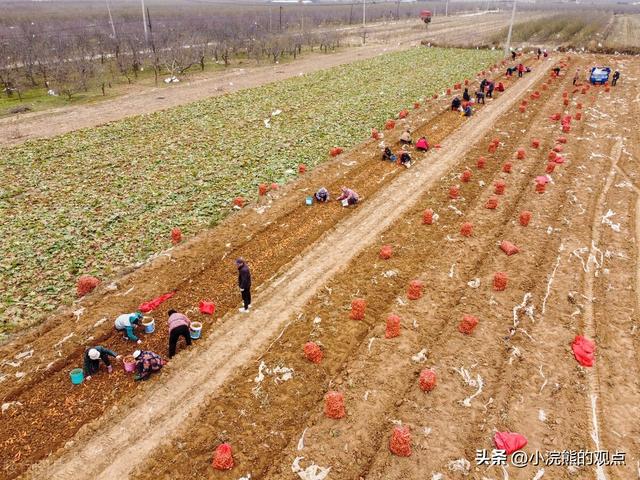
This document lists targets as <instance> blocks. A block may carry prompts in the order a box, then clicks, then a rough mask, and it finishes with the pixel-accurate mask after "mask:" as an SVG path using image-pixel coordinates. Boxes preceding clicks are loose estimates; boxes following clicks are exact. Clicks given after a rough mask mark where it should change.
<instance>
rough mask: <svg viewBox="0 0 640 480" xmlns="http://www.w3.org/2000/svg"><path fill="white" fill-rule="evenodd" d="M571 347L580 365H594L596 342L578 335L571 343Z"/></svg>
mask: <svg viewBox="0 0 640 480" xmlns="http://www.w3.org/2000/svg"><path fill="white" fill-rule="evenodd" d="M571 349H572V350H573V355H574V356H575V357H576V360H577V361H578V363H579V364H580V365H582V366H583V367H593V362H595V353H596V344H595V343H593V342H592V341H591V340H589V339H588V338H585V337H583V336H581V335H576V338H574V340H573V343H572V344H571Z"/></svg>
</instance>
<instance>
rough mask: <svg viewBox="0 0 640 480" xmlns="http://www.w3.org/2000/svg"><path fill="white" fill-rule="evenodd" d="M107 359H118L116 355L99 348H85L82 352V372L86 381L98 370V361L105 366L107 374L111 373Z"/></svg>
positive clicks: (106, 349)
mask: <svg viewBox="0 0 640 480" xmlns="http://www.w3.org/2000/svg"><path fill="white" fill-rule="evenodd" d="M109 357H113V358H120V357H119V356H118V354H117V353H115V352H112V351H111V350H109V349H108V348H104V347H101V346H97V347H92V348H87V349H86V350H85V351H84V365H83V367H82V370H83V371H84V376H85V377H86V378H87V380H90V379H91V376H92V375H95V374H96V373H98V371H99V370H100V360H102V362H103V363H104V364H105V365H106V367H107V372H109V373H111V372H112V371H113V367H112V366H111V361H110V360H109Z"/></svg>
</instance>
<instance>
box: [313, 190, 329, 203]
mask: <svg viewBox="0 0 640 480" xmlns="http://www.w3.org/2000/svg"><path fill="white" fill-rule="evenodd" d="M315 197H316V201H318V202H320V203H327V202H328V201H329V190H327V189H326V188H324V187H321V188H320V190H318V191H317V192H316V193H315Z"/></svg>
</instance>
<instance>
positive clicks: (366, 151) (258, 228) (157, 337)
mask: <svg viewBox="0 0 640 480" xmlns="http://www.w3.org/2000/svg"><path fill="white" fill-rule="evenodd" d="M448 102H449V100H448V99H446V100H444V102H442V101H437V102H430V103H429V104H428V106H427V109H425V113H422V112H423V111H422V110H420V111H415V112H414V113H413V114H412V115H410V116H409V118H408V119H407V120H406V121H400V122H398V124H399V126H398V127H397V128H396V129H395V130H393V131H389V132H385V134H386V135H387V136H390V137H391V138H397V136H399V131H401V129H402V128H404V127H405V126H413V125H415V124H418V122H424V123H422V124H421V125H420V127H419V128H418V129H417V130H416V131H415V133H416V134H418V135H421V134H424V133H426V134H427V135H428V137H429V138H430V139H432V141H433V142H434V143H438V142H440V141H442V139H444V138H446V137H447V136H448V135H449V134H450V133H451V132H452V131H453V130H455V129H456V128H457V127H459V126H460V125H461V124H463V123H464V120H463V119H462V118H460V117H459V116H452V115H450V114H448V113H449V112H447V111H446V110H445V111H443V110H442V108H443V105H442V103H447V104H448ZM434 104H435V105H434ZM396 146H397V145H396ZM351 162H355V166H354V165H350V164H351ZM335 163H336V164H337V165H338V168H337V169H336V170H337V172H333V171H329V172H328V174H326V175H324V176H323V175H315V176H314V175H311V176H310V180H309V181H306V180H305V179H303V180H302V181H301V185H298V186H299V187H300V188H299V189H298V191H299V192H301V191H302V192H304V190H305V189H308V188H310V187H311V186H313V185H314V183H313V182H314V181H315V185H316V186H317V184H318V183H319V180H318V178H319V177H320V178H324V181H325V183H326V185H327V187H329V188H330V189H331V190H332V191H336V190H337V189H339V188H338V187H339V186H340V185H341V184H342V183H343V182H344V180H343V178H345V177H347V178H349V179H350V182H349V183H350V185H352V186H354V187H355V188H356V189H357V190H358V191H359V192H360V193H361V194H363V195H364V196H365V197H369V196H372V195H374V194H375V192H376V191H378V190H379V189H380V188H382V187H384V185H386V184H388V183H389V182H390V181H392V180H393V177H394V174H395V173H397V172H398V169H396V168H395V167H394V166H392V165H389V164H386V163H383V162H380V161H379V150H378V147H377V142H375V141H369V142H367V143H365V145H364V146H362V147H358V148H356V149H354V152H353V153H352V154H347V155H344V156H343V158H341V159H340V160H338V161H337V162H335ZM345 163H346V164H347V165H346V166H347V168H343V167H344V166H345ZM340 164H342V165H340ZM322 172H323V169H322V167H321V168H320V171H319V173H322ZM372 178H379V180H378V181H377V182H372V181H371V179H372ZM311 179H313V180H311ZM302 187H304V188H302ZM298 195H299V194H298ZM327 207H328V208H322V209H313V210H310V209H308V208H307V207H304V206H300V202H298V201H296V200H295V199H291V200H289V201H287V204H286V206H285V207H284V208H280V209H279V210H278V211H277V212H276V215H275V216H273V217H271V219H270V221H267V222H266V223H265V221H264V219H262V218H261V217H260V215H258V214H257V213H256V214H254V215H253V218H252V217H251V216H250V215H246V216H240V219H239V220H237V221H235V222H233V221H232V222H230V223H231V226H227V230H226V231H227V232H228V235H227V238H228V239H229V241H230V242H231V241H233V243H234V244H236V241H237V240H236V238H237V231H238V230H239V229H242V226H243V225H244V224H243V223H242V221H243V220H244V221H246V222H247V224H248V225H249V228H247V230H248V233H249V234H248V235H247V237H246V238H245V239H243V240H242V241H240V242H239V244H237V246H232V247H230V248H228V247H227V246H225V244H224V242H217V243H214V245H215V247H214V248H215V250H217V251H224V252H225V254H224V255H222V258H220V256H218V255H216V256H215V257H214V256H213V255H212V252H211V251H210V250H207V249H203V250H202V251H201V252H202V253H205V255H206V256H205V258H207V259H208V262H204V261H203V262H202V263H200V262H199V261H198V258H197V253H196V254H195V255H193V256H190V255H189V253H188V252H187V253H186V254H185V256H186V257H187V258H186V260H187V262H189V263H188V265H184V260H185V257H184V256H183V257H182V259H181V260H182V261H181V262H180V265H177V264H176V263H178V262H175V263H174V265H171V263H169V262H171V260H172V259H171V258H169V259H167V260H166V261H164V262H158V263H159V265H156V267H157V270H153V268H152V267H149V269H150V271H149V270H146V271H141V272H139V273H140V276H141V277H140V278H141V281H142V282H145V283H147V285H146V288H147V290H148V291H149V293H148V294H144V295H146V296H147V298H148V297H150V296H152V295H157V294H158V293H159V292H160V291H171V290H176V289H177V290H178V291H179V293H178V295H176V297H174V298H173V299H171V300H169V301H168V302H166V303H165V304H164V305H163V309H164V308H176V309H182V310H185V309H186V308H188V307H185V306H192V305H196V304H197V303H198V301H199V300H200V299H202V298H209V299H212V300H214V301H215V302H216V304H217V306H218V312H219V314H222V315H224V314H225V313H226V312H227V311H229V310H230V309H232V308H235V304H236V300H237V298H236V297H237V293H236V291H235V290H236V288H235V278H234V276H233V274H230V275H227V276H219V275H218V276H217V278H215V280H212V279H211V278H210V277H209V276H208V275H209V274H208V272H221V271H226V269H227V268H228V266H227V263H230V260H229V259H232V258H235V257H236V256H245V257H246V258H249V259H251V263H252V266H253V270H254V277H255V283H256V284H258V285H259V284H260V283H262V282H264V281H267V280H268V279H269V278H273V276H274V275H276V273H277V272H278V269H280V268H282V267H283V265H285V264H287V263H288V262H290V261H292V260H294V259H295V258H297V257H299V256H300V255H301V253H299V252H301V250H302V248H301V246H304V245H310V244H312V243H313V242H315V241H316V240H317V239H318V238H319V237H320V236H321V235H322V233H323V231H325V230H326V229H329V228H331V227H332V226H333V225H335V224H337V223H338V222H339V221H341V220H342V219H344V218H345V217H346V216H347V215H348V212H346V211H345V210H344V209H341V208H340V207H338V206H336V205H328V206H327ZM277 208H278V207H274V210H276V209H277ZM241 213H242V214H245V212H241ZM247 217H248V218H249V221H247V220H246V219H247ZM223 232H224V230H223ZM215 250H214V251H215ZM176 256H177V258H180V257H179V256H178V255H176ZM226 257H228V258H226ZM167 264H168V265H169V266H170V267H172V268H173V270H172V271H171V272H168V274H167V272H164V274H163V273H162V271H163V269H165V270H166V269H167ZM182 267H185V268H184V270H183V268H182ZM143 270H144V269H143ZM185 270H186V271H185ZM230 273H231V272H230ZM145 275H146V277H145ZM185 275H186V276H185ZM197 275H200V276H201V277H205V278H203V279H202V280H201V281H200V282H198V283H196V284H194V283H192V282H193V280H192V278H191V279H190V277H195V276H197ZM149 277H151V278H152V279H154V280H155V282H154V281H151V282H149V281H148V278H149ZM149 285H151V286H152V288H149ZM162 285H164V287H163V286H162ZM133 286H135V287H136V288H137V287H140V281H139V282H138V283H133ZM121 287H122V288H121V289H120V290H125V287H124V286H121ZM144 288H145V286H143V287H142V289H144ZM142 289H140V290H139V289H136V294H137V295H135V298H133V297H130V298H122V299H117V300H116V301H114V295H111V296H109V298H108V299H102V301H101V300H98V301H97V302H96V303H97V305H95V307H96V308H92V307H94V305H93V304H91V303H89V304H85V306H86V307H87V309H90V312H87V313H85V315H84V316H83V321H82V322H78V323H79V325H78V326H76V329H77V330H76V336H75V337H74V339H73V340H72V341H75V342H76V343H71V342H69V343H66V344H63V345H62V347H61V349H60V351H58V349H57V348H53V349H52V348H51V345H52V344H54V343H56V341H57V340H58V339H61V338H64V337H65V336H66V334H67V333H68V331H69V330H68V327H67V326H66V325H65V324H60V323H57V324H55V323H54V322H49V324H48V325H47V326H45V327H43V328H42V329H38V330H37V331H36V332H33V333H28V334H26V335H24V336H23V337H22V339H21V340H20V341H18V342H16V343H15V344H11V345H5V346H4V347H3V349H2V350H3V356H4V355H6V358H11V357H13V356H15V355H16V354H17V353H19V352H21V351H22V350H27V349H30V348H35V349H36V351H39V352H47V353H45V354H43V356H42V357H40V356H39V357H40V358H36V357H34V360H37V361H38V362H39V365H40V366H39V367H36V368H37V369H39V371H38V372H35V374H34V375H33V376H32V377H31V379H30V380H28V379H27V378H25V379H24V380H23V381H22V385H19V386H18V387H17V388H16V387H14V388H12V387H11V386H9V385H6V386H5V385H2V384H0V385H1V386H3V387H5V388H4V389H3V391H2V392H1V393H0V395H2V399H3V402H5V401H20V402H21V403H23V405H24V408H23V409H20V410H19V411H14V412H12V417H11V422H10V425H9V427H10V428H7V429H4V431H3V434H0V444H2V445H3V447H5V448H3V453H2V454H0V457H1V458H2V460H3V464H4V465H5V473H6V474H10V475H15V474H16V473H19V472H20V471H22V470H24V468H25V467H26V466H27V465H28V464H29V463H31V462H33V461H34V460H38V459H41V458H43V457H44V456H45V455H47V454H49V453H51V451H52V450H54V449H56V448H57V447H58V446H62V444H64V442H65V441H66V440H68V439H69V438H70V437H71V436H72V435H73V434H74V433H75V432H76V431H77V430H78V429H79V428H80V427H81V426H82V425H83V424H85V423H86V422H87V421H89V420H91V419H93V418H96V417H98V416H99V415H100V414H101V413H102V412H104V411H105V410H106V409H107V408H109V406H110V405H112V404H113V403H114V402H117V401H118V400H120V399H121V398H122V397H123V396H125V397H126V396H127V395H130V392H133V391H135V390H137V389H138V388H139V387H138V386H137V385H133V384H132V382H131V380H130V379H129V378H128V377H127V376H125V375H124V374H122V373H121V372H118V373H117V374H115V375H111V376H109V377H108V378H107V377H106V376H98V377H96V378H95V379H94V380H92V384H91V385H92V388H91V389H89V388H82V389H73V390H69V382H68V375H67V372H66V369H68V368H69V366H70V365H74V364H78V363H79V362H80V363H81V356H82V353H83V351H84V345H85V344H86V343H87V342H88V341H89V340H85V339H87V338H88V337H93V338H94V340H93V341H94V342H95V343H104V344H108V345H110V346H113V348H114V349H115V350H116V351H119V352H121V351H127V350H128V349H129V348H131V347H130V346H129V345H128V344H127V343H126V342H125V341H123V340H122V339H121V338H120V336H119V335H116V334H115V333H114V332H113V330H112V329H111V328H110V321H109V322H108V323H106V324H105V325H104V326H102V327H94V323H96V322H98V321H99V320H100V318H107V319H108V320H110V319H111V318H115V316H116V315H117V314H118V313H121V312H122V311H132V310H133V309H135V308H137V305H138V303H139V299H140V297H141V293H140V292H141V290H142ZM116 295H117V294H116ZM142 298H144V297H142ZM107 312H108V313H107ZM197 315H198V314H196V315H195V316H194V317H192V318H193V319H195V320H201V318H199V317H198V316H197ZM202 319H203V320H205V322H206V323H207V324H208V323H209V321H208V319H207V318H204V317H203V318H202ZM42 334H43V335H42ZM166 337H167V334H166V332H165V331H164V329H160V330H157V331H156V333H155V334H154V335H153V336H152V337H151V338H149V337H147V338H145V344H144V347H145V348H147V349H152V350H156V351H160V352H163V351H164V349H165V348H166V347H165V345H166V343H167V338H166ZM147 339H148V340H147ZM47 355H48V356H47ZM58 357H62V359H63V360H62V361H60V360H57V358H58ZM44 365H50V366H51V368H49V369H45V368H44ZM86 403H91V404H92V405H94V408H92V409H87V408H84V407H83V404H86ZM52 420H54V421H55V422H57V423H58V424H59V425H60V428H59V429H57V430H56V431H51V429H50V428H49V426H50V422H51V421H52ZM37 432H41V433H42V435H39V434H38V433H37ZM18 453H20V456H21V461H20V462H19V463H18V464H17V465H16V464H15V463H14V462H11V460H12V459H13V458H14V457H15V456H16V455H18Z"/></svg>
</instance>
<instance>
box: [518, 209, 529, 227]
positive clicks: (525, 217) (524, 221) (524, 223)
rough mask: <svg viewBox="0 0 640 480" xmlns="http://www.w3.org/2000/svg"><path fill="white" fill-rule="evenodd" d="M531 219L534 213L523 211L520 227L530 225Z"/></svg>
mask: <svg viewBox="0 0 640 480" xmlns="http://www.w3.org/2000/svg"><path fill="white" fill-rule="evenodd" d="M531 217H532V213H531V212H529V211H527V210H523V211H522V212H520V225H522V226H523V227H526V226H527V225H529V222H530V221H531Z"/></svg>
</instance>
